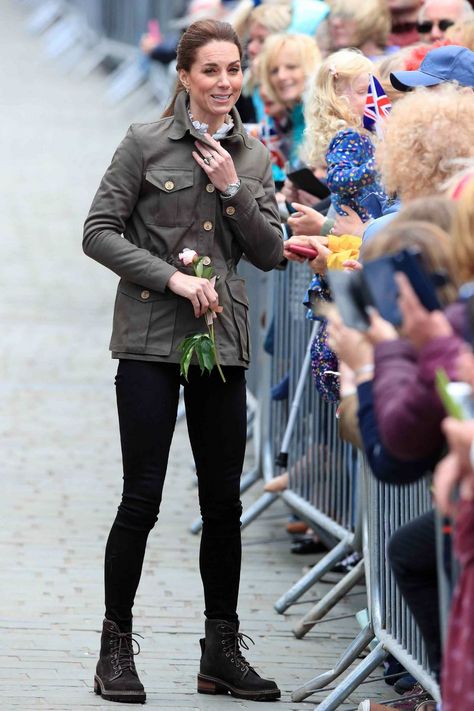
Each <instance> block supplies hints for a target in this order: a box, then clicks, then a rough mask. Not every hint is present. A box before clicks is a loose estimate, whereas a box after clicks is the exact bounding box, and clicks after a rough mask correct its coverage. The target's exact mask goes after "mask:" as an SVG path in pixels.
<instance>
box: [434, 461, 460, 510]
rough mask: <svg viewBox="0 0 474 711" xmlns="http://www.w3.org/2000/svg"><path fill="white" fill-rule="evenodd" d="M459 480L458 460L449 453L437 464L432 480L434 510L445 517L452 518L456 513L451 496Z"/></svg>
mask: <svg viewBox="0 0 474 711" xmlns="http://www.w3.org/2000/svg"><path fill="white" fill-rule="evenodd" d="M461 479H462V467H461V464H460V462H459V459H458V457H457V456H456V454H454V453H453V452H450V453H449V454H448V455H447V456H446V457H444V459H442V460H441V461H440V462H439V464H438V466H437V467H436V469H435V472H434V478H433V488H434V499H435V504H436V508H437V509H438V510H439V511H440V512H441V513H442V514H444V515H445V516H453V515H454V514H455V513H456V507H455V504H454V503H453V500H452V494H453V491H454V489H455V487H456V486H457V485H458V483H459V482H460V480H461Z"/></svg>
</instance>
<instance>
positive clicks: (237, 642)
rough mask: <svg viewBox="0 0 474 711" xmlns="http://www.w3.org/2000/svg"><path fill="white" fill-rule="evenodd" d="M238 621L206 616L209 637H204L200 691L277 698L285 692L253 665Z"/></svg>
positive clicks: (199, 677)
mask: <svg viewBox="0 0 474 711" xmlns="http://www.w3.org/2000/svg"><path fill="white" fill-rule="evenodd" d="M244 637H245V638H246V639H248V640H250V641H251V642H252V644H253V643H254V642H253V640H252V639H251V638H250V637H247V635H244V634H242V633H241V632H239V631H238V624H233V623H230V622H226V620H206V639H201V640H200V643H201V651H202V656H201V669H200V673H199V674H198V691H199V692H200V693H201V694H227V693H230V694H232V696H236V697H237V698H239V699H251V700H253V701H273V700H274V699H279V698H280V696H281V693H280V689H279V688H278V687H277V685H276V684H275V682H274V681H270V680H269V679H262V677H261V676H259V675H258V674H257V672H256V671H255V669H254V668H253V667H251V666H250V664H249V663H248V661H247V660H246V659H245V657H244V656H243V654H242V652H241V651H240V648H239V647H243V648H244V649H248V646H247V643H246V642H245V639H244Z"/></svg>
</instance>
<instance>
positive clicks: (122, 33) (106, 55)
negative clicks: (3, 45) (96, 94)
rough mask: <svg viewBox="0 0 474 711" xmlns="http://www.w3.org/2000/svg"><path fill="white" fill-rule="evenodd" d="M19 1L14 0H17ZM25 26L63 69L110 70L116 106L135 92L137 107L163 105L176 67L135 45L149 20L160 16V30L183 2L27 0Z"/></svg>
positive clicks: (81, 72) (109, 93)
mask: <svg viewBox="0 0 474 711" xmlns="http://www.w3.org/2000/svg"><path fill="white" fill-rule="evenodd" d="M17 1H18V0H17ZM22 4H24V5H25V6H26V9H27V10H31V12H30V15H29V17H28V20H27V29H28V30H29V31H30V32H31V33H34V34H38V35H42V39H43V43H44V46H45V51H46V54H47V55H48V56H49V57H50V58H52V59H55V60H56V61H58V62H59V63H60V66H61V69H62V70H63V71H65V72H71V73H74V74H75V75H76V76H78V77H81V78H84V77H86V76H88V75H89V74H90V73H91V72H93V71H94V70H95V69H97V68H98V67H99V66H100V65H103V66H107V68H108V69H109V71H110V72H111V74H110V76H109V78H108V84H107V88H106V92H105V98H106V100H107V101H108V102H109V103H112V104H116V103H118V102H120V101H123V100H124V99H126V98H127V97H129V96H131V95H133V98H134V100H135V102H136V103H135V106H136V109H137V111H140V110H142V109H143V108H144V107H145V106H146V104H149V103H150V102H152V103H154V104H155V105H156V104H157V105H158V106H156V107H155V108H154V114H153V115H154V116H157V115H159V113H160V111H161V109H162V108H164V106H165V105H166V102H167V101H168V99H169V97H170V94H171V92H172V87H173V84H174V80H175V72H174V66H171V65H168V66H165V65H161V64H160V63H159V62H154V61H152V60H150V59H149V58H147V57H145V56H144V55H143V54H142V52H141V50H140V49H139V47H138V43H139V40H140V37H141V35H142V34H143V33H145V32H146V31H147V24H148V21H149V20H150V19H152V18H156V19H158V21H159V22H160V26H161V29H162V32H163V33H166V31H167V28H168V25H169V24H170V21H171V20H173V19H175V18H176V17H177V16H179V15H180V14H181V13H182V12H183V11H184V9H185V7H186V2H185V0H180V1H179V2H174V3H164V2H161V1H160V0H134V2H130V1H129V0H28V2H23V3H22Z"/></svg>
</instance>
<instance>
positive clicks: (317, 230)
mask: <svg viewBox="0 0 474 711" xmlns="http://www.w3.org/2000/svg"><path fill="white" fill-rule="evenodd" d="M291 207H294V209H295V210H297V212H295V213H293V215H290V217H289V218H288V224H289V226H290V227H291V230H292V232H293V234H294V235H319V234H321V227H322V226H323V222H324V220H325V219H326V218H325V217H324V215H322V214H321V213H320V212H318V211H317V210H313V208H312V207H308V206H307V205H303V204H302V203H300V202H292V203H291Z"/></svg>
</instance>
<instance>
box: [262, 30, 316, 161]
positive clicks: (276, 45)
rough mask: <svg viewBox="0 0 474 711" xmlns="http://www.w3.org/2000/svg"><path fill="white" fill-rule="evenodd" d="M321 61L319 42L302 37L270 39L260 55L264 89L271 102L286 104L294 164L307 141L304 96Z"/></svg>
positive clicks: (289, 157) (288, 153)
mask: <svg viewBox="0 0 474 711" xmlns="http://www.w3.org/2000/svg"><path fill="white" fill-rule="evenodd" d="M320 61H321V55H320V53H319V49H318V47H317V45H316V42H315V40H314V39H312V38H311V37H308V36H307V35H300V34H276V35H272V36H271V37H268V38H267V39H266V40H265V44H264V47H263V50H262V53H261V55H260V59H259V64H260V81H261V86H262V90H263V92H264V93H265V94H266V95H267V96H268V97H269V98H270V99H272V100H273V101H275V102H277V103H279V104H283V105H284V106H285V107H286V109H287V112H288V124H287V127H286V136H287V138H286V144H287V147H286V149H285V150H286V158H287V160H290V162H293V161H294V160H296V159H297V157H298V151H299V147H300V145H301V142H302V139H303V133H304V111H303V94H304V93H305V91H306V88H307V85H308V82H309V77H310V75H311V74H312V73H313V72H314V71H315V69H316V66H317V65H318V63H319V62H320Z"/></svg>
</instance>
